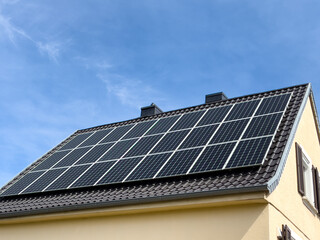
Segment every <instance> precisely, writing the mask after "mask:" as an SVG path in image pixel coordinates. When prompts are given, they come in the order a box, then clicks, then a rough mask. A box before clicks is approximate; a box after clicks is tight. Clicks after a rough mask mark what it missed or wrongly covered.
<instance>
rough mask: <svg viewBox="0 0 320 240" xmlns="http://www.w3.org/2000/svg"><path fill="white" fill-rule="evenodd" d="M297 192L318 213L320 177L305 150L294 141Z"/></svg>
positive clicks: (319, 206) (319, 209) (319, 207)
mask: <svg viewBox="0 0 320 240" xmlns="http://www.w3.org/2000/svg"><path fill="white" fill-rule="evenodd" d="M296 154H297V176H298V192H299V193H300V195H301V196H302V199H303V201H304V203H305V204H306V206H307V207H308V208H309V209H310V210H311V211H312V212H313V213H318V214H319V213H320V179H319V172H318V169H317V168H314V167H313V166H312V162H311V159H310V157H308V155H307V153H306V151H304V150H303V149H302V147H301V146H300V145H299V144H298V143H296Z"/></svg>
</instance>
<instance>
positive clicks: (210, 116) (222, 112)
mask: <svg viewBox="0 0 320 240" xmlns="http://www.w3.org/2000/svg"><path fill="white" fill-rule="evenodd" d="M230 109H231V105H229V106H225V107H218V108H213V109H210V110H208V112H207V113H206V114H205V115H204V116H203V118H202V119H201V120H200V122H199V123H198V125H197V126H203V125H208V124H213V123H219V122H222V120H223V119H224V118H225V117H226V115H227V113H228V112H229V111H230Z"/></svg>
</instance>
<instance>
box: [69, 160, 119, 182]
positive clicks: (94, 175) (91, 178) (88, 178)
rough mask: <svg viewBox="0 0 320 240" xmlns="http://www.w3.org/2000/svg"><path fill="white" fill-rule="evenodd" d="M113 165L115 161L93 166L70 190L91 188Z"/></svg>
mask: <svg viewBox="0 0 320 240" xmlns="http://www.w3.org/2000/svg"><path fill="white" fill-rule="evenodd" d="M115 163H116V161H109V162H102V163H96V164H94V165H93V166H92V167H91V168H90V169H89V170H88V171H86V172H85V173H84V174H83V175H82V176H81V177H80V178H79V179H78V180H77V181H76V182H75V183H73V184H72V186H71V187H70V188H75V187H85V186H93V185H94V184H95V183H96V182H97V181H98V180H99V179H100V178H101V177H102V176H103V175H104V174H105V173H106V172H107V171H108V170H109V168H110V167H112V166H113V164H115Z"/></svg>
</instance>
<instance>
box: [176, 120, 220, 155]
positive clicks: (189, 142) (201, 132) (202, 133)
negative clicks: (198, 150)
mask: <svg viewBox="0 0 320 240" xmlns="http://www.w3.org/2000/svg"><path fill="white" fill-rule="evenodd" d="M217 128H218V125H217V124H216V125H211V126H206V127H199V128H194V129H193V130H192V132H191V133H190V134H189V136H188V137H187V138H186V139H185V140H184V141H183V143H182V144H181V146H180V147H179V148H180V149H181V148H190V147H197V146H204V145H206V144H207V142H208V141H209V139H210V137H211V136H212V135H213V133H214V132H215V131H216V129H217Z"/></svg>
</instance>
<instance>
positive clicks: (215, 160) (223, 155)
mask: <svg viewBox="0 0 320 240" xmlns="http://www.w3.org/2000/svg"><path fill="white" fill-rule="evenodd" d="M235 145H236V143H235V142H233V143H225V144H218V145H212V146H208V147H207V148H206V149H205V150H204V151H203V153H202V154H201V156H200V157H199V159H198V161H197V162H196V163H195V165H194V166H193V167H192V169H191V171H190V173H198V172H206V171H212V170H217V169H222V167H223V165H224V164H225V162H226V161H227V159H228V157H229V155H230V153H231V152H232V150H233V148H234V146H235Z"/></svg>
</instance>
